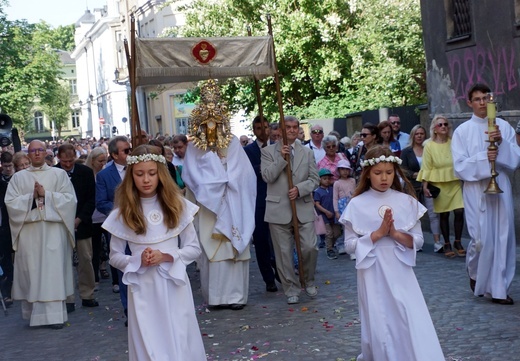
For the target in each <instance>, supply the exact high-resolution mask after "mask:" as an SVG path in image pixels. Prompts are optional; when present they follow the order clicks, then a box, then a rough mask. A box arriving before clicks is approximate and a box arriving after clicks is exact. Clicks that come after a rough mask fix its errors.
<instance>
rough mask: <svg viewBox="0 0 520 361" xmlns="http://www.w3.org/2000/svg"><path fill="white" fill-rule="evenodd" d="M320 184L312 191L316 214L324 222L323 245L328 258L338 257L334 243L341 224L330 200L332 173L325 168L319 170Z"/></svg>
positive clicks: (339, 234)
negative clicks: (337, 220) (337, 221)
mask: <svg viewBox="0 0 520 361" xmlns="http://www.w3.org/2000/svg"><path fill="white" fill-rule="evenodd" d="M318 175H319V176H320V186H319V187H318V189H316V190H315V191H314V206H315V207H316V211H317V212H318V215H320V216H322V217H323V221H324V222H325V229H326V231H327V233H326V234H325V246H326V247H327V257H328V258H329V259H336V258H338V254H337V252H336V249H335V248H334V245H335V243H336V239H337V238H338V237H339V236H341V225H340V224H339V223H336V217H335V216H334V205H333V202H332V192H333V187H332V185H331V183H332V173H331V172H330V170H328V169H327V168H322V169H320V170H319V172H318Z"/></svg>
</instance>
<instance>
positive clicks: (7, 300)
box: [4, 297, 13, 308]
mask: <svg viewBox="0 0 520 361" xmlns="http://www.w3.org/2000/svg"><path fill="white" fill-rule="evenodd" d="M4 304H5V307H6V308H9V307H11V306H12V305H13V299H12V298H10V297H4Z"/></svg>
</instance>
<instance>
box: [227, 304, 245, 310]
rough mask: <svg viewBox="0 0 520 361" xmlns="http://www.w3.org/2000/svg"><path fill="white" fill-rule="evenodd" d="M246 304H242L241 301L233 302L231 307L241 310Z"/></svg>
mask: <svg viewBox="0 0 520 361" xmlns="http://www.w3.org/2000/svg"><path fill="white" fill-rule="evenodd" d="M245 306H246V305H242V304H240V303H233V304H231V305H229V308H231V309H232V310H233V311H240V310H241V309H243V308H244V307H245Z"/></svg>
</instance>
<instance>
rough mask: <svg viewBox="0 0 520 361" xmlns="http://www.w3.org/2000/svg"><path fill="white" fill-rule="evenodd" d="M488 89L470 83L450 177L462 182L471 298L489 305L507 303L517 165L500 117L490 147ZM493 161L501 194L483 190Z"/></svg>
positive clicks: (518, 154)
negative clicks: (495, 147)
mask: <svg viewBox="0 0 520 361" xmlns="http://www.w3.org/2000/svg"><path fill="white" fill-rule="evenodd" d="M489 92H490V89H489V87H488V86H487V85H484V84H475V85H474V86H473V87H471V89H470V90H469V92H468V100H467V103H468V105H469V107H470V108H472V109H473V116H472V117H471V118H470V119H469V120H467V121H466V122H464V123H463V124H461V125H460V126H459V127H458V128H457V129H456V130H455V132H454V133H453V138H452V142H451V149H452V153H453V163H454V168H455V175H456V176H457V177H458V178H460V179H461V180H463V181H464V188H463V196H464V214H465V216H466V224H467V226H468V232H469V235H470V236H471V241H470V243H469V246H468V248H467V255H466V267H467V270H468V274H469V277H470V287H471V289H472V291H473V292H474V294H475V295H476V296H480V295H487V296H490V297H491V298H492V301H493V302H494V303H498V304H503V305H512V304H513V299H512V298H511V297H509V294H508V293H509V287H510V286H511V282H512V280H513V276H514V274H515V263H516V252H515V243H516V238H515V228H514V215H513V196H512V191H511V183H510V181H509V175H510V174H511V173H512V172H513V171H514V170H515V169H516V168H518V166H519V165H520V148H519V147H518V146H517V144H516V139H515V131H514V129H513V127H511V125H509V123H507V122H506V121H505V120H503V119H500V118H497V119H496V130H495V131H493V132H491V134H490V135H491V136H493V137H494V138H495V139H496V140H497V142H498V143H497V144H498V151H489V150H488V149H487V148H488V146H489V143H488V142H486V141H487V140H488V138H489V134H488V119H487V112H488V110H487V99H488V98H487V97H488V93H489ZM490 160H495V165H496V170H497V172H498V173H499V175H498V177H497V178H496V181H497V183H498V185H499V187H500V188H501V189H502V191H503V193H500V194H486V193H484V191H485V190H486V188H487V186H488V184H489V179H490V177H491V172H490V166H489V161H490Z"/></svg>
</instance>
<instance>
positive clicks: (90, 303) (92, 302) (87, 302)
mask: <svg viewBox="0 0 520 361" xmlns="http://www.w3.org/2000/svg"><path fill="white" fill-rule="evenodd" d="M81 305H82V306H83V307H97V306H99V302H98V301H96V300H82V301H81Z"/></svg>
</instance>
